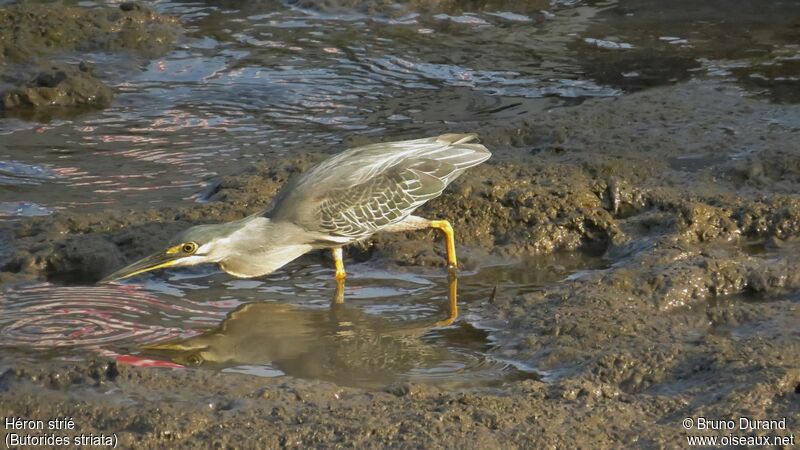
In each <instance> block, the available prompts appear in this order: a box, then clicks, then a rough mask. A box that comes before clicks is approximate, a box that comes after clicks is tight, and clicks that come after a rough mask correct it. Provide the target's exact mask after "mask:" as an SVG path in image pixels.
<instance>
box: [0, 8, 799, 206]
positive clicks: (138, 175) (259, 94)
mask: <svg viewBox="0 0 800 450" xmlns="http://www.w3.org/2000/svg"><path fill="white" fill-rule="evenodd" d="M313 3H314V2H308V4H313ZM322 3H323V4H325V5H327V6H326V7H325V8H323V9H313V8H310V7H304V6H306V4H307V3H306V2H294V1H289V2H278V1H266V2H233V3H230V2H213V1H207V2H193V3H185V2H170V1H163V2H155V3H154V8H156V9H157V10H158V11H160V12H162V13H165V14H171V15H175V16H178V17H180V19H181V22H182V24H183V26H184V27H185V28H186V30H187V32H186V33H185V35H184V37H183V38H181V40H180V42H179V43H178V47H177V48H176V49H175V50H173V51H172V52H171V53H169V54H168V55H166V56H164V57H162V58H159V59H156V60H150V61H148V60H143V59H138V58H136V57H131V56H130V55H124V54H123V55H119V54H118V55H108V54H89V55H87V54H80V55H74V56H69V55H66V56H63V58H64V59H67V60H70V59H71V60H74V61H78V60H81V59H88V60H90V61H91V62H92V63H94V64H95V66H96V70H97V72H98V73H99V74H101V76H102V77H103V78H104V79H106V80H108V81H110V83H111V84H112V86H113V87H114V89H115V91H116V92H117V97H116V99H115V101H114V103H113V105H112V106H111V107H110V108H108V109H106V110H103V111H97V112H86V113H82V114H79V115H75V114H70V113H69V112H67V113H59V114H56V113H54V112H43V113H41V114H40V115H38V116H34V117H33V118H34V119H38V120H43V122H39V121H33V122H31V121H28V120H26V119H29V118H30V117H27V116H25V115H23V116H21V117H6V118H0V220H9V219H14V218H16V217H24V216H33V215H43V214H50V213H52V212H53V211H55V210H59V209H66V210H69V209H75V208H81V209H82V210H84V211H90V210H99V209H105V208H109V207H114V208H117V207H133V208H146V207H150V206H158V205H166V204H170V205H171V204H175V203H191V202H192V201H195V199H196V198H197V196H196V194H197V192H198V191H200V190H201V189H202V187H203V185H204V184H205V183H206V182H207V181H208V180H209V179H210V178H211V177H214V176H215V175H219V174H227V173H236V172H237V171H239V170H241V169H242V168H243V167H246V166H248V165H249V164H251V163H252V162H253V161H256V160H263V159H264V158H269V157H270V156H271V155H280V154H290V153H298V152H304V151H307V150H308V149H315V150H325V151H335V150H341V149H343V148H344V147H345V146H346V144H347V143H349V142H352V141H353V140H354V139H356V138H358V139H361V140H360V141H359V142H365V141H376V140H390V139H396V138H405V137H419V136H425V135H432V134H436V133H441V132H445V131H452V130H459V131H463V130H468V129H470V128H472V127H473V126H474V124H476V123H482V124H487V123H489V124H491V123H497V124H500V125H503V124H506V123H507V122H508V121H509V120H511V119H514V118H516V117H521V116H530V115H531V114H534V113H536V112H539V111H543V110H545V109H548V108H553V107H558V106H563V105H573V104H576V103H579V102H580V101H582V100H583V99H586V98H591V97H607V96H616V95H621V94H623V93H624V92H626V91H631V90H636V89H642V88H646V87H649V86H657V85H661V84H666V83H672V82H676V81H680V80H684V79H687V78H690V77H701V78H713V79H717V80H723V81H730V82H736V83H739V84H741V85H743V86H745V87H747V88H748V89H750V92H751V93H752V95H763V96H767V97H770V98H773V99H774V100H776V101H798V100H800V98H798V96H797V92H800V90H798V89H797V87H798V83H800V81H799V80H800V78H799V77H800V63H799V62H800V46H799V45H798V44H797V42H800V40H799V39H798V38H800V34H798V33H800V32H798V28H797V24H796V18H797V17H800V5H798V3H797V2H770V3H768V4H766V5H762V4H760V3H758V2H756V3H753V2H712V3H707V2H703V3H700V4H698V3H697V2H690V1H677V2H651V1H636V2H615V1H607V2H594V1H592V2H588V1H549V2H548V1H533V2H502V1H501V2H490V3H487V4H486V5H483V4H482V3H481V2H464V3H465V4H464V6H458V5H459V4H458V3H455V2H450V3H446V4H443V5H451V6H449V7H448V6H441V5H440V6H436V5H437V3H435V2H434V3H431V5H430V6H429V7H428V8H421V9H418V10H415V9H414V8H413V7H412V6H409V5H407V4H403V3H398V4H397V5H395V6H388V5H387V4H385V3H381V4H382V5H384V6H380V7H377V6H374V4H373V3H370V2H362V3H359V2H341V6H339V7H337V6H335V5H336V4H337V3H336V2H322ZM423 3H424V2H423ZM423 3H421V4H423ZM451 3H452V4H451ZM81 4H82V5H90V4H92V3H91V2H82V3H81ZM114 4H116V3H114ZM348 5H349V6H348ZM371 5H372V6H371ZM744 29H746V30H747V32H743V31H742V30H744Z"/></svg>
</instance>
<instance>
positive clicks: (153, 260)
mask: <svg viewBox="0 0 800 450" xmlns="http://www.w3.org/2000/svg"><path fill="white" fill-rule="evenodd" d="M180 258H181V256H180V255H177V254H169V253H167V252H166V251H160V252H158V253H154V254H152V255H150V256H148V257H146V258H142V259H140V260H139V261H136V262H135V263H133V264H131V265H129V266H127V267H123V268H122V269H120V270H118V271H116V272H114V273H112V274H111V275H109V276H107V277H105V278H103V279H102V280H100V282H101V283H108V282H111V281H117V280H122V279H125V278H129V277H132V276H134V275H139V274H140V273H144V272H149V271H151V270H156V269H161V268H164V267H170V266H174V265H175V264H177V262H178V260H179V259H180Z"/></svg>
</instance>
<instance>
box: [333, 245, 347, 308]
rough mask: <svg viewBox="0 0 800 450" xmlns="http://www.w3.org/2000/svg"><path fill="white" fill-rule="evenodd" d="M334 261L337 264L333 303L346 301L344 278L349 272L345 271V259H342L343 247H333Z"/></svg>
mask: <svg viewBox="0 0 800 450" xmlns="http://www.w3.org/2000/svg"><path fill="white" fill-rule="evenodd" d="M332 253H333V263H334V264H335V265H336V293H335V294H333V301H332V302H331V303H333V304H335V305H336V304H342V303H344V279H345V278H347V273H345V271H344V261H342V247H336V248H334V249H332Z"/></svg>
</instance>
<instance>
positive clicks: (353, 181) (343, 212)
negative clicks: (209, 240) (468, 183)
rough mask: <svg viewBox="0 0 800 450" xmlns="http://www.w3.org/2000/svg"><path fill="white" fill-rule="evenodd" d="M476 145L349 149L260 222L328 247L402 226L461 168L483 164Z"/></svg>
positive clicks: (458, 140)
mask: <svg viewBox="0 0 800 450" xmlns="http://www.w3.org/2000/svg"><path fill="white" fill-rule="evenodd" d="M476 139H477V135H475V134H445V135H441V136H438V137H431V138H425V139H415V140H410V141H399V142H387V143H379V144H372V145H366V146H363V147H358V148H354V149H350V150H347V151H345V152H343V153H340V154H338V155H336V156H334V157H332V158H330V159H328V160H326V161H324V162H322V163H321V164H319V165H317V166H315V167H314V168H312V169H311V170H309V171H307V172H306V173H304V174H302V175H301V176H300V177H298V178H297V179H295V181H294V182H292V183H289V185H287V186H285V187H284V188H283V189H282V190H281V191H280V192H279V194H278V195H277V196H276V198H275V200H274V201H273V203H272V205H271V207H270V208H269V209H268V210H267V212H266V213H265V216H266V217H268V218H270V219H271V220H272V221H273V222H278V221H287V222H291V223H293V224H295V225H298V226H300V227H302V228H304V229H305V230H307V231H309V232H312V233H315V234H316V235H318V236H319V239H320V240H322V241H324V242H328V243H330V244H335V243H339V244H341V243H346V242H350V241H354V240H358V239H363V238H365V237H368V236H370V235H372V234H373V233H375V232H377V231H379V230H380V229H382V228H384V227H386V226H389V225H393V224H396V223H398V222H401V221H402V220H403V219H405V218H406V217H408V216H409V215H410V214H411V213H412V212H413V211H414V210H415V209H416V208H418V207H419V206H421V205H422V204H423V203H425V202H426V201H428V200H430V199H432V198H435V197H438V196H439V195H441V193H442V191H443V190H444V189H445V188H446V187H447V185H448V184H449V183H451V182H452V181H453V180H455V179H456V178H457V177H458V176H459V175H461V174H462V173H463V172H464V171H465V170H466V169H468V168H470V167H473V166H476V165H478V164H480V163H482V162H483V161H485V160H487V159H488V158H489V157H490V156H491V153H489V151H488V150H487V149H486V147H484V146H483V145H480V144H476V143H471V142H473V141H474V140H476ZM322 243H323V242H320V243H319V244H322Z"/></svg>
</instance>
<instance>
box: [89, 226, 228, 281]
mask: <svg viewBox="0 0 800 450" xmlns="http://www.w3.org/2000/svg"><path fill="white" fill-rule="evenodd" d="M230 225H231V224H220V225H197V226H194V227H191V228H189V229H188V230H186V231H184V232H183V233H180V234H178V235H177V236H175V237H174V238H172V239H171V240H170V243H169V244H168V245H167V246H166V248H164V249H163V250H160V251H158V252H156V253H153V254H152V255H150V256H147V257H145V258H142V259H140V260H139V261H136V262H135V263H133V264H131V265H129V266H127V267H124V268H122V269H120V270H118V271H116V272H114V273H112V274H111V275H109V276H107V277H105V278H104V279H103V280H102V281H103V282H109V281H116V280H122V279H125V278H129V277H132V276H134V275H138V274H140V273H144V272H150V271H151V270H156V269H163V268H166V267H179V266H195V265H198V264H204V263H216V262H219V261H221V260H222V259H224V258H225V256H226V251H225V250H226V248H227V245H226V240H227V239H228V236H229V234H230V231H231V228H232V227H231V226H230Z"/></svg>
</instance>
